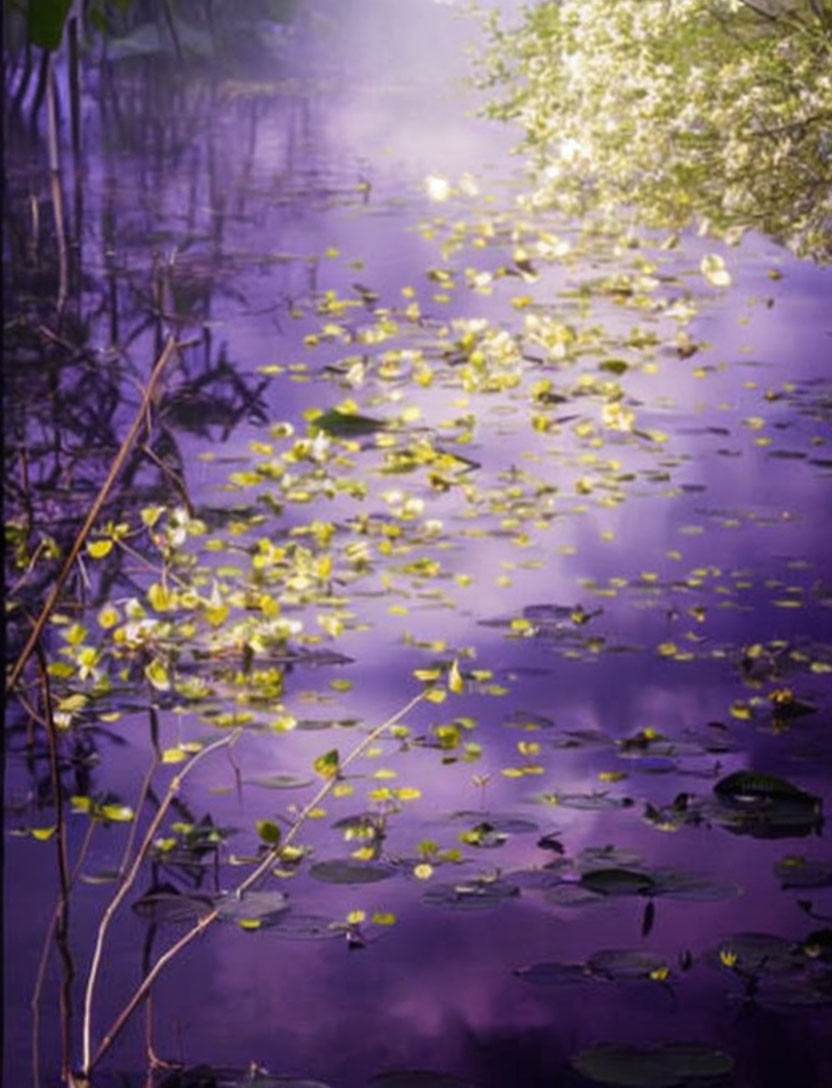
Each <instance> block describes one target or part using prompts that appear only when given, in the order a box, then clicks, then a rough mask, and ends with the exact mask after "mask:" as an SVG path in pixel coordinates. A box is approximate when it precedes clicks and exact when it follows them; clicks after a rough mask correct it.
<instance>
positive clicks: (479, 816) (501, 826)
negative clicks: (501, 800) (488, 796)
mask: <svg viewBox="0 0 832 1088" xmlns="http://www.w3.org/2000/svg"><path fill="white" fill-rule="evenodd" d="M449 819H451V820H454V821H457V820H470V821H471V822H472V823H473V824H475V825H477V826H481V825H483V824H488V826H489V828H490V829H491V830H492V831H497V832H500V833H502V834H506V835H522V834H524V833H525V832H529V831H537V830H539V829H538V826H537V824H536V823H534V821H532V820H524V819H522V818H521V817H519V816H512V815H511V813H500V812H475V811H473V810H471V809H465V810H463V811H461V812H454V813H452V815H451V816H450V817H449Z"/></svg>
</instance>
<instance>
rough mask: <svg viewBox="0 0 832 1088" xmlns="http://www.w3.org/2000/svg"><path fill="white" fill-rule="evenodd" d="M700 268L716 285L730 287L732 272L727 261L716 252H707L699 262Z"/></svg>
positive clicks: (707, 278)
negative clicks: (726, 265)
mask: <svg viewBox="0 0 832 1088" xmlns="http://www.w3.org/2000/svg"><path fill="white" fill-rule="evenodd" d="M699 270H700V272H701V273H702V275H703V276H704V277H705V279H706V280H707V281H708V283H710V284H712V285H713V286H714V287H730V285H731V273H730V272H729V271H728V269H727V268H726V267H725V261H724V260H723V259H722V257H720V256H719V255H718V254H716V253H707V254H706V255H705V256H704V257H703V258H702V260H701V261H700V262H699Z"/></svg>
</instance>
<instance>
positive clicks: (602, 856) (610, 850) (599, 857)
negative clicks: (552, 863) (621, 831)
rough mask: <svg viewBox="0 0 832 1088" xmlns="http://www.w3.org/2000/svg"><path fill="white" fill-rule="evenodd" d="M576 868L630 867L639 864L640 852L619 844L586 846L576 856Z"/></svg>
mask: <svg viewBox="0 0 832 1088" xmlns="http://www.w3.org/2000/svg"><path fill="white" fill-rule="evenodd" d="M577 864H578V868H579V869H580V870H582V871H586V870H588V869H608V868H609V869H613V868H621V869H631V868H633V867H634V866H637V865H640V864H641V854H639V853H638V851H636V850H627V849H625V848H624V847H620V846H612V845H608V846H587V847H585V848H584V849H583V850H582V851H581V852H580V854H578V857H577Z"/></svg>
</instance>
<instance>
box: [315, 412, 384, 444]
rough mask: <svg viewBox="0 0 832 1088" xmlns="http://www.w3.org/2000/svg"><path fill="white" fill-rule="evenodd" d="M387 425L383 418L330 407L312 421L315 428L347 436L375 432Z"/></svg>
mask: <svg viewBox="0 0 832 1088" xmlns="http://www.w3.org/2000/svg"><path fill="white" fill-rule="evenodd" d="M386 426H387V424H386V422H385V421H384V420H383V419H373V418H371V417H370V416H362V415H359V414H358V413H357V412H341V411H339V410H338V409H337V408H330V409H329V410H328V411H326V412H324V413H323V415H320V416H318V417H317V418H316V419H314V420H313V421H312V427H313V429H315V430H318V431H323V432H324V433H325V434H330V435H335V436H337V437H346V438H354V437H356V436H358V435H364V434H375V433H376V431H383V430H384V429H385V427H386Z"/></svg>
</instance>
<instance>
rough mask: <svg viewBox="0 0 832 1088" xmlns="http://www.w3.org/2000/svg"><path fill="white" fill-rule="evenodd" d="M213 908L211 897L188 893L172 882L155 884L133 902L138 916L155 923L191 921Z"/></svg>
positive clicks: (167, 923)
mask: <svg viewBox="0 0 832 1088" xmlns="http://www.w3.org/2000/svg"><path fill="white" fill-rule="evenodd" d="M213 909H214V904H213V902H212V900H211V899H209V898H208V897H207V896H204V895H188V894H186V893H184V892H180V891H179V889H178V888H175V887H174V886H173V885H172V884H167V883H163V884H157V885H154V887H152V888H150V889H149V890H148V891H146V892H145V893H144V895H142V896H141V897H140V898H139V899H137V900H136V901H135V903H133V910H134V911H135V912H136V914H138V915H139V917H140V918H144V919H146V920H147V921H148V922H153V923H154V924H156V925H173V924H176V923H179V922H185V923H189V924H190V923H192V922H195V921H198V920H199V919H200V918H204V917H205V916H206V915H207V914H210V913H211V911H212V910H213Z"/></svg>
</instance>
